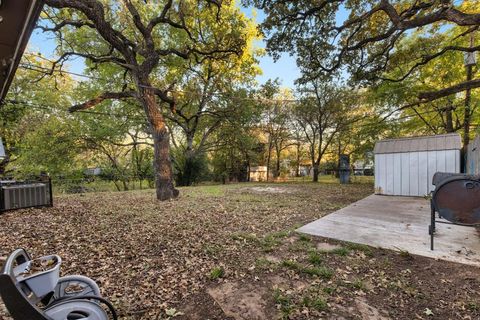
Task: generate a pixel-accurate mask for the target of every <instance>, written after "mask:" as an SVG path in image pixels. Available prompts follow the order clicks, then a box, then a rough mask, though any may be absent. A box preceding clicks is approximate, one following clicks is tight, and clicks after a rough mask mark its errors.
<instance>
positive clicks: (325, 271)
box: [301, 267, 333, 280]
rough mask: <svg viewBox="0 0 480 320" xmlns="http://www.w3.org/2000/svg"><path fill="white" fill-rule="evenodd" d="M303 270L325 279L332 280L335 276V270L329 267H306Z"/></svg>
mask: <svg viewBox="0 0 480 320" xmlns="http://www.w3.org/2000/svg"><path fill="white" fill-rule="evenodd" d="M301 271H302V272H303V273H305V274H308V275H311V276H317V277H320V278H323V279H325V280H330V279H331V278H332V277H333V270H332V269H329V268H327V267H306V268H303V269H302V270H301Z"/></svg>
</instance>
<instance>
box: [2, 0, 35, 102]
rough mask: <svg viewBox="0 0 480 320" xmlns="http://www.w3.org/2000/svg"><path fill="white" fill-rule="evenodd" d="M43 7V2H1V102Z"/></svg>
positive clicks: (24, 0)
mask: <svg viewBox="0 0 480 320" xmlns="http://www.w3.org/2000/svg"><path fill="white" fill-rule="evenodd" d="M42 7H43V1H42V0H0V102H1V101H2V100H3V98H5V95H6V94H7V91H8V88H9V87H10V84H11V83H12V80H13V77H14V75H15V71H16V70H17V68H18V64H19V63H20V59H21V58H22V55H23V52H24V50H25V47H26V46H27V43H28V40H29V38H30V35H31V34H32V31H33V29H34V28H35V24H36V23H37V20H38V17H39V16H40V12H41V11H42Z"/></svg>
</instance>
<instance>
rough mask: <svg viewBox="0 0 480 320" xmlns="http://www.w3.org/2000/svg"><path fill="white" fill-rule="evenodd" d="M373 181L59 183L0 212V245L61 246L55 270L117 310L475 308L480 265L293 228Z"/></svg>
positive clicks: (381, 312)
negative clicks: (34, 202) (49, 201)
mask: <svg viewBox="0 0 480 320" xmlns="http://www.w3.org/2000/svg"><path fill="white" fill-rule="evenodd" d="M372 189H373V186H372V185H371V184H369V183H355V184H351V185H347V186H341V185H338V184H336V183H320V184H313V183H290V184H235V185H226V186H199V187H192V188H184V189H182V190H181V191H182V194H181V197H180V198H179V199H177V200H174V201H169V202H163V203H160V202H157V201H156V200H154V193H153V191H131V192H118V193H113V192H104V193H88V194H78V195H63V196H60V197H57V198H56V203H55V207H54V208H44V209H28V210H22V211H16V212H9V213H6V214H4V215H2V216H1V219H0V228H1V233H0V254H1V256H3V257H5V256H6V255H7V254H8V253H9V252H10V251H12V250H13V249H15V248H18V247H24V248H27V249H28V250H29V251H30V252H31V253H32V254H33V255H34V256H40V255H45V254H50V253H57V254H59V255H60V256H62V258H63V265H62V273H63V274H84V275H87V276H90V277H92V278H93V279H95V280H96V281H97V282H98V283H99V284H100V287H101V288H102V291H103V294H104V296H106V297H107V298H108V299H110V300H111V301H112V302H113V303H114V305H115V306H116V308H117V309H118V312H119V314H120V319H169V318H172V319H248V320H254V319H268V320H270V319H409V320H410V319H479V318H480V270H479V269H478V268H475V267H469V266H464V265H459V264H455V263H449V262H443V261H436V260H432V259H428V258H423V257H418V256H413V255H411V254H409V253H407V252H401V253H398V252H392V251H388V250H381V249H375V248H370V247H366V246H362V245H355V244H350V243H338V242H334V241H328V240H326V239H320V238H310V237H307V236H303V235H299V234H296V233H295V232H294V230H295V229H296V228H297V227H299V226H301V225H303V224H305V223H307V222H311V221H313V220H315V219H317V218H319V217H321V216H323V215H325V214H328V213H330V212H333V211H335V210H337V209H339V208H341V207H344V206H346V205H348V204H350V203H352V202H354V201H356V200H359V199H361V198H363V197H365V196H367V195H369V194H370V193H371V192H372ZM399 241H401V239H399ZM2 314H3V316H0V318H2V319H8V317H7V316H6V315H5V313H4V312H2Z"/></svg>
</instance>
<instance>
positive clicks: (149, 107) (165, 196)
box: [141, 84, 179, 201]
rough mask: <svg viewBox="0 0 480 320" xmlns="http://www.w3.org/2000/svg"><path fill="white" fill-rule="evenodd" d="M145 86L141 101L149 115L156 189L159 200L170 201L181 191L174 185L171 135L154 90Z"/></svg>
mask: <svg viewBox="0 0 480 320" xmlns="http://www.w3.org/2000/svg"><path fill="white" fill-rule="evenodd" d="M146 86H149V85H148V84H147V85H145V86H143V90H142V92H143V96H142V97H141V101H142V104H143V107H144V109H145V113H146V114H147V119H148V121H149V124H150V130H151V131H152V137H153V149H154V157H153V167H154V171H155V188H156V191H157V199H158V200H162V201H164V200H169V199H172V198H176V197H177V196H178V195H179V191H178V190H177V189H175V187H174V184H173V170H172V162H171V159H170V135H169V133H168V129H167V127H166V125H165V119H164V117H163V115H162V114H161V112H160V110H159V106H158V104H157V101H156V99H155V94H154V92H153V90H152V89H149V88H145V87H146Z"/></svg>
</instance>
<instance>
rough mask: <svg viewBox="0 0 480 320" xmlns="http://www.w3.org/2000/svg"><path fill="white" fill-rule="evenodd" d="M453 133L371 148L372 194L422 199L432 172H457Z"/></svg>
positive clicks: (458, 146)
mask: <svg viewBox="0 0 480 320" xmlns="http://www.w3.org/2000/svg"><path fill="white" fill-rule="evenodd" d="M460 149H461V138H460V136H459V135H457V134H449V135H440V136H432V137H418V138H406V139H392V140H383V141H379V142H378V143H377V145H376V146H375V193H376V194H384V195H400V196H424V195H426V194H428V193H429V192H430V191H432V190H433V189H434V187H433V185H432V178H433V175H434V174H435V172H438V171H442V172H454V173H458V172H460Z"/></svg>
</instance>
